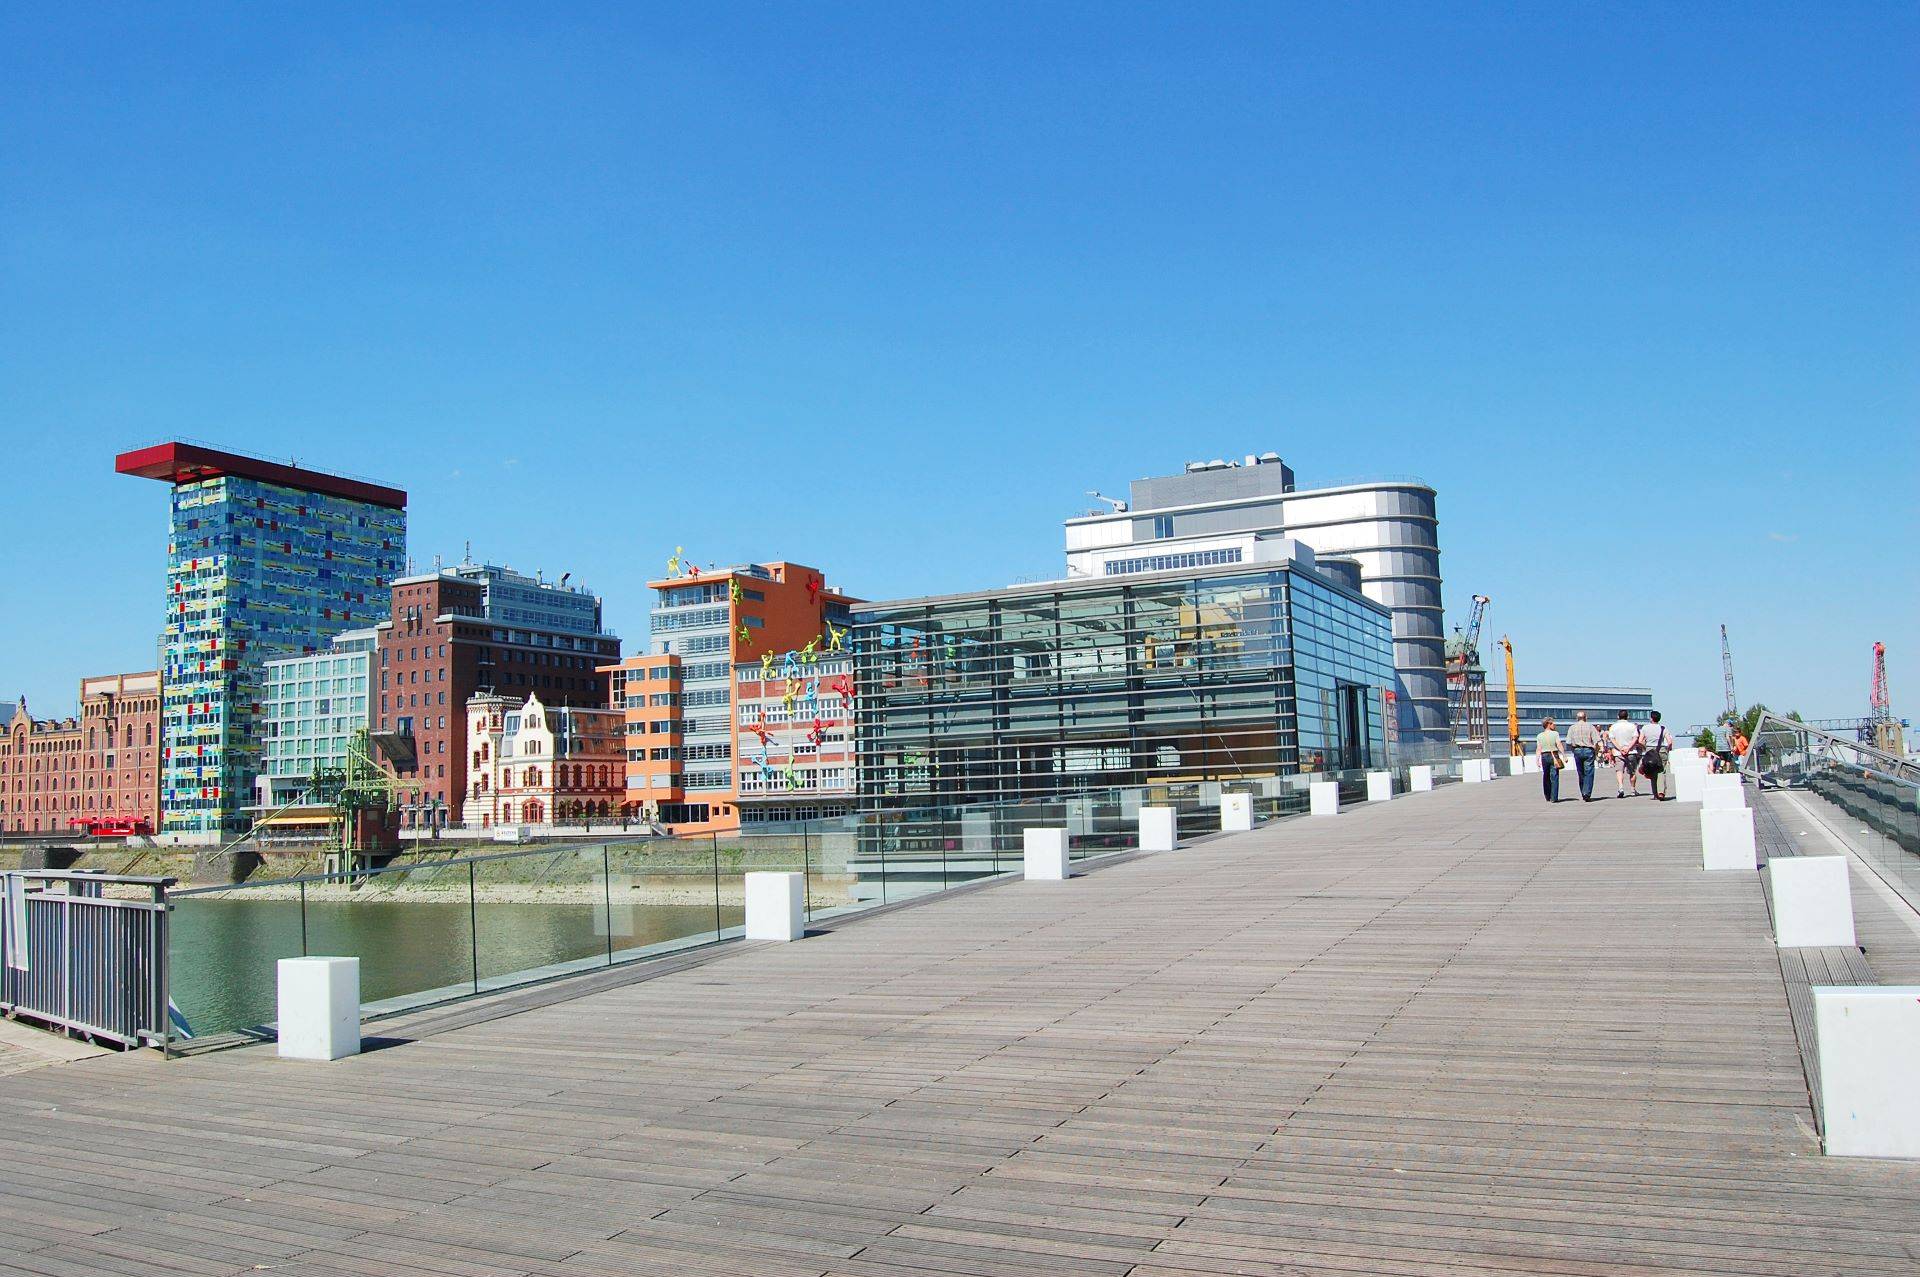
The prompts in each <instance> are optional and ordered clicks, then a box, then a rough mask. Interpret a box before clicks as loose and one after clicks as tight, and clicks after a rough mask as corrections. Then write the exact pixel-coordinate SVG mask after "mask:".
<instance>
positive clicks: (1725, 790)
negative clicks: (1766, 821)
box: [1700, 772, 1747, 811]
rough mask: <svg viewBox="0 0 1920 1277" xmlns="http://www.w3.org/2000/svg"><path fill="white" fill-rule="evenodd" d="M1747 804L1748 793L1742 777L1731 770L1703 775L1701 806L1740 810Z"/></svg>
mask: <svg viewBox="0 0 1920 1277" xmlns="http://www.w3.org/2000/svg"><path fill="white" fill-rule="evenodd" d="M1746 805H1747V794H1746V791H1745V790H1744V789H1742V788H1741V787H1740V777H1739V776H1737V775H1734V774H1733V773H1731V772H1727V773H1722V774H1721V775H1718V776H1703V777H1702V778H1701V780H1700V806H1701V807H1702V808H1703V809H1705V810H1707V811H1724V810H1727V809H1729V808H1731V809H1734V810H1738V809H1739V808H1742V807H1745V806H1746Z"/></svg>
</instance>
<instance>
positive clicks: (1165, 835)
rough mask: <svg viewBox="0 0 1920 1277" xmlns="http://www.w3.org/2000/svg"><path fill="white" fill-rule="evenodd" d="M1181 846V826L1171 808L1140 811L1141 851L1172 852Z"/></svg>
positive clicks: (1152, 808)
mask: <svg viewBox="0 0 1920 1277" xmlns="http://www.w3.org/2000/svg"><path fill="white" fill-rule="evenodd" d="M1179 845H1180V826H1179V825H1178V823H1177V822H1176V820H1175V816H1174V810H1173V808H1171V807H1142V808H1141V809H1140V850H1142V851H1172V850H1173V849H1174V848H1175V847H1177V846H1179Z"/></svg>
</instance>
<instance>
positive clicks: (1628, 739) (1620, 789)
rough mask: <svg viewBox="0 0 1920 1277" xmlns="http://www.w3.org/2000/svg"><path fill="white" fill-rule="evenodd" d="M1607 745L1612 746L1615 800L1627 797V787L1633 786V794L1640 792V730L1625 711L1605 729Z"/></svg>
mask: <svg viewBox="0 0 1920 1277" xmlns="http://www.w3.org/2000/svg"><path fill="white" fill-rule="evenodd" d="M1607 743H1608V744H1609V745H1611V746H1613V751H1612V752H1613V779H1614V783H1615V785H1616V786H1617V788H1616V789H1615V790H1614V791H1613V796H1614V797H1615V798H1625V797H1626V796H1627V786H1628V785H1632V786H1633V792H1634V793H1635V794H1638V793H1639V792H1640V729H1639V728H1638V727H1635V726H1634V725H1633V720H1632V719H1630V718H1628V717H1627V711H1625V710H1621V711H1620V717H1618V718H1616V719H1614V720H1613V725H1612V726H1611V727H1609V728H1607Z"/></svg>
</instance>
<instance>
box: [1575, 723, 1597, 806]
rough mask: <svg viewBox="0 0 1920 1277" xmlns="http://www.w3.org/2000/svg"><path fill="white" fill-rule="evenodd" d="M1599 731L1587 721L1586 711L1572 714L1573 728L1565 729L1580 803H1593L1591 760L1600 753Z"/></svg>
mask: <svg viewBox="0 0 1920 1277" xmlns="http://www.w3.org/2000/svg"><path fill="white" fill-rule="evenodd" d="M1600 740H1601V736H1600V729H1599V728H1597V727H1595V726H1594V725H1593V724H1592V723H1589V722H1588V721H1587V711H1585V710H1583V709H1577V710H1575V711H1574V712H1573V726H1572V727H1569V728H1568V729H1567V748H1568V749H1570V750H1572V751H1573V768H1574V772H1575V774H1576V775H1577V776H1578V777H1579V779H1580V801H1581V802H1583V803H1590V802H1592V801H1593V760H1594V756H1595V755H1597V754H1598V753H1599V752H1600Z"/></svg>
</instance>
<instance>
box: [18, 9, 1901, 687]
mask: <svg viewBox="0 0 1920 1277" xmlns="http://www.w3.org/2000/svg"><path fill="white" fill-rule="evenodd" d="M547 9H552V10H554V11H553V12H547V11H546V10H547ZM1917 71H1920V10H1916V9H1914V8H1913V7H1912V6H1907V5H1848V6H1833V7H1829V8H1821V9H1815V8H1811V7H1790V6H1758V7H1745V8H1740V9H1735V8H1732V7H1722V6H1687V7H1686V8H1685V9H1684V10H1683V9H1682V8H1680V7H1677V6H1661V7H1647V8H1639V7H1633V6H1619V5H1609V6H1604V7H1603V6H1584V7H1580V8H1578V9H1576V10H1574V11H1572V12H1570V13H1559V14H1556V13H1553V12H1550V11H1549V10H1548V9H1546V8H1544V7H1539V6H1529V7H1516V8H1511V9H1509V8H1504V7H1499V6H1475V7H1472V8H1471V9H1470V10H1469V9H1465V8H1453V9H1443V8H1441V7H1439V6H1434V7H1428V8H1416V7H1414V6H1382V7H1378V8H1367V7H1359V8H1342V9H1338V10H1332V11H1329V10H1328V9H1327V7H1322V6H1304V5H1301V6H1282V5H1266V4H1261V5H1224V4H1223V5H1190V4H1181V5H1170V6H1165V7H1144V6H1133V7H1121V6H1113V5H1088V6H1074V5H1066V4H1048V5H1039V6H1035V5H1009V6H1005V7H998V6H989V5H977V4H976V5H943V6H907V5H897V4H875V5H870V6H821V7H808V6H800V5H787V6H769V7H757V6H755V7H721V6H678V7H676V8H673V9H668V8H664V7H663V8H657V9H652V8H645V7H640V6H612V5H609V6H594V7H589V6H566V7H559V6H540V7H535V8H528V7H526V6H518V7H512V8H510V7H506V6H500V7H489V6H484V5H466V4H462V5H447V6H443V7H433V6H421V5H416V6H408V7H405V8H404V9H394V10H379V9H376V8H375V7H373V6H364V7H359V8H349V7H347V6H314V7H311V8H309V9H307V10H305V11H296V10H295V9H293V8H292V7H290V6H272V7H260V6H242V5H231V6H215V7H196V6H192V5H180V6H167V7H164V8H163V7H159V6H129V7H125V8H116V7H111V6H89V7H87V8H86V9H85V10H84V11H81V9H80V7H79V6H65V7H62V6H43V7H40V8H39V9H37V10H32V11H30V10H28V9H26V8H25V7H23V6H14V7H10V8H9V9H8V10H6V12H5V13H4V14H0V119H3V120H4V123H0V193H3V194H4V198H0V430H3V431H4V442H5V445H6V447H5V452H4V455H5V457H6V459H7V462H8V466H7V475H6V492H5V496H4V498H0V547H4V548H3V549H0V555H4V563H3V564H0V581H3V582H4V586H3V587H0V614H4V616H5V618H6V623H5V624H4V626H0V694H5V695H8V696H11V695H12V694H13V692H14V691H16V690H20V691H25V692H26V693H28V695H29V697H30V699H31V700H32V702H33V704H34V707H35V709H36V710H37V711H39V712H41V713H50V712H55V711H59V712H66V711H68V710H70V708H71V705H72V701H73V697H74V685H75V682H76V680H77V679H78V678H79V677H80V676H81V675H83V674H91V673H98V672H107V671H112V670H117V669H124V668H133V667H141V666H144V665H146V664H149V663H151V661H152V659H153V643H154V635H155V632H156V630H157V628H158V624H159V619H160V603H161V574H162V569H163V564H164V551H165V521H166V514H165V501H164V493H163V491H162V489H161V488H160V487H159V485H157V484H150V483H145V482H142V481H139V480H134V479H128V478H121V477H117V476H115V475H114V474H113V473H112V456H113V454H114V453H115V452H116V451H119V450H121V449H124V448H127V447H130V446H134V445H136V444H139V443H143V442H148V441H154V440H159V439H162V438H165V437H170V436H189V437H193V438H198V439H204V440H208V441H210V442H214V443H216V444H222V445H227V446H233V447H240V448H245V449H249V450H253V451H257V452H262V453H267V454H272V455H277V456H286V455H293V456H297V457H298V458H299V459H300V461H301V462H302V463H304V464H311V465H315V466H318V467H322V468H333V469H338V470H342V471H346V472H352V473H357V474H364V475H370V476H373V477H376V478H380V479H383V480H385V481H388V482H392V483H396V484H399V485H400V486H403V487H405V488H407V489H408V490H409V492H410V493H411V494H412V511H411V519H412V538H411V539H412V549H413V553H414V554H415V556H416V558H417V560H418V561H419V562H420V563H422V564H423V565H424V564H430V563H431V560H432V557H433V555H434V554H436V553H442V554H446V555H448V556H449V558H452V557H456V556H457V555H458V554H459V553H460V549H461V546H462V544H463V543H464V542H465V541H467V540H469V539H470V540H471V541H472V542H473V545H474V549H475V553H476V555H478V556H481V557H485V558H488V559H491V560H494V561H506V562H509V563H511V564H513V565H514V566H516V567H520V568H524V569H528V570H532V569H535V568H540V569H544V570H546V571H547V572H548V573H549V574H550V575H553V574H557V573H559V572H562V571H571V572H572V573H573V574H574V576H575V579H577V580H580V581H584V582H586V583H588V584H590V585H592V586H593V587H594V588H595V589H597V590H599V591H600V592H601V593H602V594H604V595H605V596H606V599H607V605H608V612H609V615H610V618H611V620H612V622H613V624H614V625H615V627H616V628H617V629H618V630H619V631H620V632H621V633H622V634H623V635H624V636H625V637H627V638H628V639H629V641H630V642H632V641H637V640H639V639H641V638H642V637H643V635H644V630H645V609H646V598H645V594H646V591H645V589H644V586H643V584H642V583H643V582H644V580H645V579H646V578H647V577H648V576H649V575H653V574H657V573H658V571H659V570H660V568H661V565H662V563H663V561H664V559H665V558H666V556H667V555H668V554H670V553H671V552H672V551H673V548H674V546H676V545H685V546H686V547H687V549H688V551H689V552H690V554H692V555H693V556H694V557H696V558H698V559H699V560H701V561H708V560H712V561H721V562H725V561H735V560H740V559H745V558H768V557H786V558H792V559H799V560H802V561H808V562H813V563H817V564H821V565H824V566H825V567H827V568H828V569H829V571H830V575H831V576H832V577H833V579H834V580H835V581H836V582H837V583H838V584H841V585H843V586H844V587H846V588H848V589H851V590H853V591H855V592H858V593H861V594H864V595H866V596H868V597H876V598H878V597H893V596H899V595H903V594H921V593H933V592H940V591H946V590H956V589H965V588H976V587H980V586H986V585H993V584H1000V583H1005V582H1007V581H1010V580H1013V579H1015V578H1016V577H1036V576H1046V575H1057V574H1058V572H1059V570H1060V568H1061V533H1060V525H1059V521H1060V519H1061V518H1063V517H1065V516H1068V515H1072V514H1075V513H1078V512H1080V511H1082V510H1083V509H1085V508H1086V507H1087V506H1088V505H1089V504H1091V503H1090V502H1089V500H1088V499H1087V498H1086V497H1085V496H1084V495H1083V493H1084V492H1085V490H1087V489H1089V488H1099V489H1102V490H1104V491H1107V492H1115V493H1118V492H1120V491H1121V490H1122V489H1123V488H1124V485H1125V483H1126V482H1127V480H1128V479H1130V478H1134V477H1138V476H1140V475H1144V474H1149V473H1166V472H1168V471H1170V470H1172V469H1175V468H1177V467H1178V465H1179V464H1180V463H1181V462H1182V461H1184V460H1186V459H1188V458H1191V457H1198V456H1207V457H1213V456H1234V455H1239V454H1242V453H1246V452H1259V451H1266V450H1268V449H1272V450H1275V451H1278V452H1280V453H1281V454H1282V455H1283V456H1284V457H1285V458H1286V459H1287V460H1288V462H1289V463H1290V464H1292V465H1293V466H1294V468H1295V469H1296V471H1297V472H1298V474H1299V477H1300V481H1301V483H1302V485H1303V486H1308V485H1317V484H1321V483H1328V482H1338V481H1342V480H1351V479H1355V478H1363V477H1372V476H1379V475H1407V474H1411V475H1417V476H1420V477H1422V478H1424V479H1426V480H1427V481H1428V482H1430V483H1432V484H1434V485H1435V487H1436V488H1438V490H1439V493H1440V513H1441V519H1442V527H1441V538H1442V540H1441V544H1442V549H1443V552H1444V559H1443V571H1444V573H1445V577H1446V583H1447V594H1448V599H1449V602H1450V603H1451V604H1453V605H1454V606H1456V607H1460V608H1462V609H1464V606H1465V604H1466V602H1467V601H1468V598H1469V596H1470V595H1471V594H1473V593H1475V592H1482V593H1486V594H1489V595H1491V596H1493V600H1494V602H1493V607H1492V610H1491V615H1490V624H1491V626H1492V628H1493V630H1494V632H1495V633H1498V632H1500V631H1508V632H1510V633H1511V634H1512V635H1513V637H1514V641H1515V645H1516V648H1517V649H1518V653H1519V666H1520V673H1521V677H1522V679H1523V680H1525V681H1586V680H1592V681H1597V682H1602V683H1612V682H1633V683H1650V684H1651V685H1652V686H1653V687H1654V688H1655V689H1656V692H1657V693H1658V695H1659V697H1660V699H1661V701H1662V703H1664V704H1665V705H1666V706H1667V707H1668V708H1669V710H1670V712H1671V713H1672V714H1673V715H1674V717H1675V718H1676V719H1677V720H1678V721H1682V722H1684V721H1690V720H1697V719H1700V718H1704V717H1706V716H1708V715H1710V714H1711V713H1712V712H1714V710H1715V709H1716V707H1717V705H1718V702H1719V698H1720V671H1719V649H1718V628H1717V627H1718V624H1719V623H1720V622H1721V621H1726V622H1727V623H1728V624H1729V625H1730V626H1731V628H1732V631H1733V637H1734V642H1735V657H1736V661H1737V663H1738V674H1739V680H1740V691H1741V693H1742V699H1743V700H1752V699H1765V700H1767V701H1768V702H1770V703H1773V704H1775V705H1776V706H1780V705H1785V706H1790V707H1796V708H1799V709H1801V710H1802V711H1804V712H1806V713H1808V714H1810V715H1813V714H1820V715H1826V714H1857V713H1864V711H1865V706H1866V696H1867V676H1868V663H1869V649H1870V646H1871V644H1872V642H1873V641H1874V640H1875V639H1884V640H1885V641H1886V642H1887V644H1888V647H1889V659H1890V667H1891V671H1892V679H1893V690H1894V696H1895V701H1896V707H1897V708H1902V709H1903V711H1904V712H1912V709H1911V708H1910V707H1913V706H1916V705H1920V633H1916V625H1915V621H1916V608H1917V605H1916V597H1920V590H1916V588H1915V587H1916V570H1915V566H1914V564H1915V558H1914V554H1913V545H1914V537H1915V533H1916V530H1917V528H1916V525H1917V524H1920V518H1916V515H1917V514H1920V500H1917V499H1916V497H1917V492H1916V490H1917V489H1920V482H1917V480H1920V446H1917V445H1916V442H1915V438H1916V434H1917V433H1920V432H1916V430H1915V419H1916V408H1917V407H1920V380H1917V379H1916V363H1915V352H1916V350H1920V287H1917V285H1920V278H1916V276H1917V275H1920V270H1917V269H1916V247H1920V225H1917V224H1916V209H1920V200H1917V199H1916V197H1917V196H1920V170H1917V169H1916V145H1915V144H1916V140H1920V128H1917V127H1916V115H1915V111H1914V103H1913V86H1914V84H1915V83H1916V72H1917ZM1676 524H1677V525H1679V527H1680V528H1681V530H1680V531H1679V532H1677V533H1669V532H1666V531H1661V530H1659V529H1660V528H1661V527H1662V526H1667V527H1671V526H1673V525H1676Z"/></svg>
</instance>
